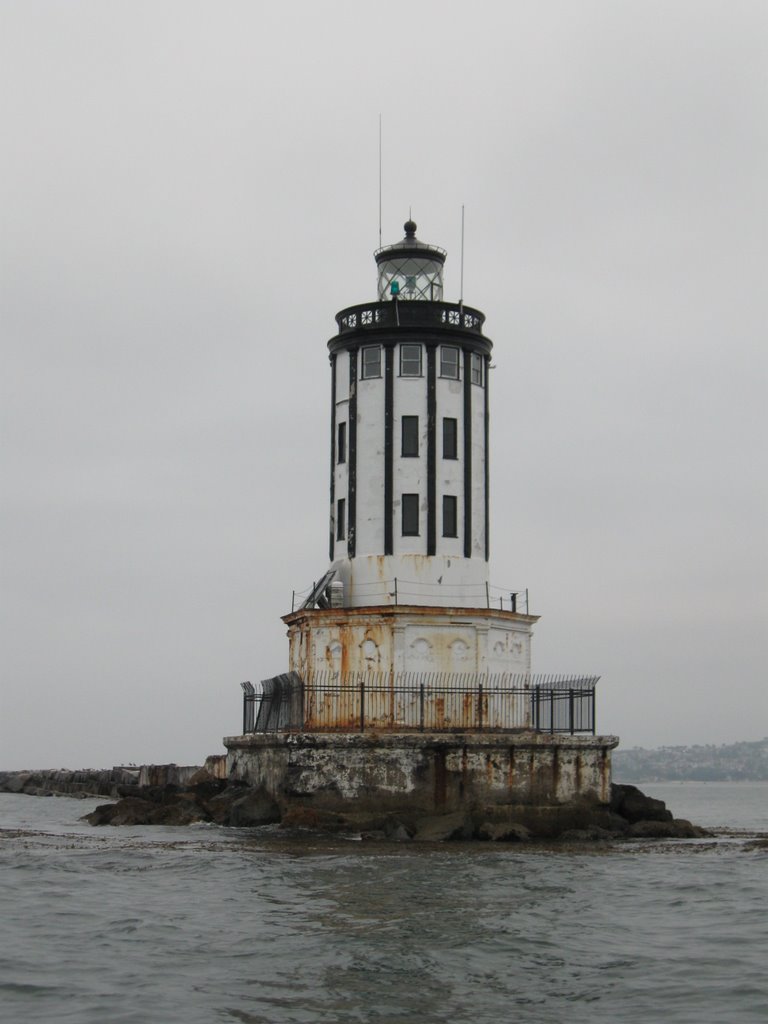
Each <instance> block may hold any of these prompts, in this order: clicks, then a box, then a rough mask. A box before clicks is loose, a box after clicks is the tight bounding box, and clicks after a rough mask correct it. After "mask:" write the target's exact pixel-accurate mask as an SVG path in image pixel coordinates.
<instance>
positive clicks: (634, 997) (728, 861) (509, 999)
mask: <svg viewBox="0 0 768 1024" xmlns="http://www.w3.org/2000/svg"><path fill="white" fill-rule="evenodd" d="M643 788H644V789H645V790H646V791H647V792H649V793H650V794H651V795H655V796H660V797H661V798H662V799H665V800H667V801H668V805H669V806H670V807H671V809H672V810H673V811H674V812H675V814H676V815H677V816H679V817H690V818H692V819H693V820H695V821H697V822H699V823H701V824H707V825H713V826H723V827H725V828H727V829H729V832H728V834H727V835H725V836H724V837H722V838H716V839H703V840H687V841H667V842H650V841H642V842H641V841H637V842H632V843H628V844H616V845H615V846H611V847H610V848H609V849H607V850H606V849H605V848H601V849H600V850H597V849H592V848H587V849H585V850H584V851H581V850H577V849H574V848H573V847H572V848H570V849H566V848H558V847H556V846H554V845H552V846H550V847H540V848H539V847H537V848H535V849H527V848H521V847H515V846H506V847H505V846H502V845H500V844H445V845H441V846H438V845H435V846H431V845H430V846H422V845H414V844H403V845H384V844H369V843H363V842H355V841H352V840H341V839H327V840H324V839H318V838H313V837H310V836H306V835H305V836H289V837H286V836H285V835H284V834H282V833H280V832H279V830H276V829H274V828H270V829H254V830H247V831H235V830H225V829H222V828H217V827H212V826H192V827H188V828H179V829H170V828H157V829H150V828H129V829H113V828H100V829H94V828H91V827H90V826H89V825H87V824H85V823H83V822H79V821H78V818H79V816H80V815H82V814H84V813H86V812H87V811H89V810H91V809H92V807H94V806H95V805H96V803H98V802H99V801H79V800H72V799H67V798H48V799H41V798H34V797H24V796H14V795H9V794H0V1020H2V1021H3V1022H6V1021H8V1022H13V1024H17V1022H19V1024H20V1022H24V1024H26V1022H36V1021H45V1022H57V1024H58V1022H62V1024H64V1022H67V1024H113V1022H114V1024H129V1022H130V1024H145V1022H146V1024H176V1022H179V1024H198V1022H199V1024H209V1022H242V1024H267V1022H269V1024H284V1022H286V1024H287V1022H301V1024H304V1022H306V1024H310V1022H322V1024H326V1022H328V1024H331V1022H334V1024H335V1022H339V1024H352V1022H355V1024H358V1022H372V1024H373V1022H377V1024H395V1022H398V1024H399V1022H418V1024H437V1022H444V1021H445V1022H467V1024H469V1022H472V1024H476V1022H493V1024H502V1022H506V1021H521V1022H525V1024H555V1022H557V1024H560V1022H563V1024H566V1022H568V1024H581V1022H606V1024H607V1022H611V1024H615V1022H621V1024H656V1022H664V1024H683V1022H686V1024H688V1022H690V1024H709V1022H712V1024H723V1022H728V1024H747V1022H749V1024H753V1022H758V1021H760V1022H764V1021H766V1020H768V980H767V975H768V846H766V845H761V844H760V842H759V841H757V842H755V841H754V839H750V835H751V834H752V833H754V832H755V831H758V832H759V831H760V830H761V829H766V828H768V810H767V804H768V784H754V785H753V784H748V783H739V784H722V783H709V784H686V783H677V784H674V785H671V786H670V785H663V786H662V785H648V786H646V787H643Z"/></svg>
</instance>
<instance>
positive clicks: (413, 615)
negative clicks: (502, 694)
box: [283, 606, 538, 724]
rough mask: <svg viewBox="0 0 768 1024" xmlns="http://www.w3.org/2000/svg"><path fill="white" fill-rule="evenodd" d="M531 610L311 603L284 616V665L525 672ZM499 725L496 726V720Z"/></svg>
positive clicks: (318, 669) (307, 670) (306, 671)
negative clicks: (354, 606) (317, 605)
mask: <svg viewBox="0 0 768 1024" xmlns="http://www.w3.org/2000/svg"><path fill="white" fill-rule="evenodd" d="M537 621H538V617H537V616H535V615H522V614H517V613H515V612H508V611H502V610H499V609H492V608H475V609H472V610H471V611H467V610H466V609H460V608H456V609H451V608H430V607H408V606H396V607H391V606H389V607H388V606H383V607H377V608H357V609H349V608H347V609H340V608H327V609H320V608H312V609H302V610H301V611H297V612H292V613H291V614H290V615H285V616H283V622H285V623H286V625H287V626H288V640H289V666H288V667H289V669H290V671H292V672H298V673H299V675H301V677H302V678H303V679H304V680H305V681H306V682H310V681H311V680H312V679H313V677H314V676H315V674H316V673H323V674H327V673H334V674H335V673H341V675H342V676H345V677H346V676H349V675H350V674H352V673H359V672H362V673H379V672H390V671H394V672H396V673H397V672H417V673H448V674H454V675H456V676H459V675H462V674H464V675H466V674H467V673H471V674H472V675H476V676H477V677H478V678H477V682H479V683H480V682H483V678H482V677H483V676H485V675H487V674H502V673H506V674H510V675H516V674H525V673H528V672H530V670H531V636H532V634H531V630H532V627H533V625H534V624H535V623H536V622H537ZM499 724H500V723H499Z"/></svg>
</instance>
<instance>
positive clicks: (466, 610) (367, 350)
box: [284, 220, 536, 683]
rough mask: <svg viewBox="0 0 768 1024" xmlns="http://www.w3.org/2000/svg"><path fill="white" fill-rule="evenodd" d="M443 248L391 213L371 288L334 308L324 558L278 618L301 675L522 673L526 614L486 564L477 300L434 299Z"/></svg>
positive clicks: (485, 417) (484, 341)
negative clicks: (494, 582)
mask: <svg viewBox="0 0 768 1024" xmlns="http://www.w3.org/2000/svg"><path fill="white" fill-rule="evenodd" d="M445 259H446V253H445V250H443V249H440V248H438V247H437V246H434V245H429V244H427V243H425V242H422V241H420V240H419V239H418V238H417V237H416V224H414V223H413V221H411V220H409V221H407V223H406V224H405V237H404V238H403V239H402V241H400V242H396V243H395V244H394V245H389V246H385V247H383V248H381V249H379V250H378V251H377V252H376V253H375V260H376V264H377V268H378V294H377V298H376V300H375V301H371V302H367V303H362V304H359V305H355V306H350V307H348V308H346V309H343V310H341V312H339V313H338V314H337V315H336V322H337V324H338V333H337V334H336V335H335V336H334V337H333V338H332V339H331V340H330V341H329V342H328V348H329V352H330V363H331V469H330V540H329V558H330V567H329V569H328V571H327V572H326V573H325V574H324V575H322V578H321V579H320V580H319V582H318V583H317V584H316V585H315V586H314V587H313V588H312V590H311V592H310V593H309V594H308V595H307V597H306V599H305V600H304V602H303V604H302V606H301V607H300V608H299V609H298V610H294V611H292V613H291V614H290V615H287V616H285V617H284V621H285V622H286V624H287V625H288V627H289V633H288V635H289V638H290V669H291V670H292V671H294V672H297V673H298V674H299V675H300V676H301V678H302V679H303V680H304V681H305V683H310V682H311V680H312V679H313V677H315V676H317V675H318V674H319V673H322V674H325V675H327V674H329V673H330V674H331V675H334V674H340V675H341V676H342V677H346V676H348V675H349V674H350V673H359V672H367V673H371V672H375V673H403V672H418V673H428V674H431V673H446V674H450V675H452V676H462V677H464V678H466V676H467V675H472V676H473V677H480V678H482V677H484V676H499V675H502V676H512V675H515V676H519V675H521V674H527V673H529V672H530V636H531V626H532V624H533V623H534V622H535V621H536V617H535V616H531V615H529V614H527V607H526V606H525V605H526V604H527V602H524V600H522V599H521V600H519V601H518V594H517V593H516V592H513V591H511V590H510V589H505V588H501V587H493V586H491V584H490V580H489V574H488V565H489V511H488V510H489V455H488V437H489V389H488V384H489V380H488V378H489V373H488V370H489V365H490V353H491V348H492V342H491V341H490V339H489V338H487V337H486V336H485V335H484V334H483V324H484V321H485V317H484V315H483V313H481V312H480V311H479V310H477V309H473V308H471V307H469V306H466V305H464V304H463V302H459V303H450V302H444V301H443V267H444V263H445ZM521 598H522V595H521Z"/></svg>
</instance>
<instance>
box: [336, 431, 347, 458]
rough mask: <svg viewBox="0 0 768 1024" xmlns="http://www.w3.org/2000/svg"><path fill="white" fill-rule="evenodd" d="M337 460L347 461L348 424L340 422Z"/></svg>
mask: <svg viewBox="0 0 768 1024" xmlns="http://www.w3.org/2000/svg"><path fill="white" fill-rule="evenodd" d="M336 461H337V462H346V461H347V424H346V423H340V424H339V436H338V440H337V442H336Z"/></svg>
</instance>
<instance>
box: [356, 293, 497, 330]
mask: <svg viewBox="0 0 768 1024" xmlns="http://www.w3.org/2000/svg"><path fill="white" fill-rule="evenodd" d="M336 323H337V324H338V327H339V334H348V333H349V332H350V331H359V330H376V329H377V328H382V327H386V328H392V327H430V328H432V329H433V330H434V329H438V330H439V329H443V330H453V331H455V330H457V329H459V330H463V331H471V333H472V334H482V333H483V324H484V323H485V314H484V313H481V312H480V310H479V309H473V308H472V307H471V306H465V305H464V304H463V303H458V304H457V303H453V302H428V301H414V302H409V301H408V300H407V299H406V300H402V299H401V300H398V301H395V302H393V301H388V302H363V303H360V304H358V305H356V306H348V307H347V308H346V309H342V310H341V311H340V312H339V313H337V314H336Z"/></svg>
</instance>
